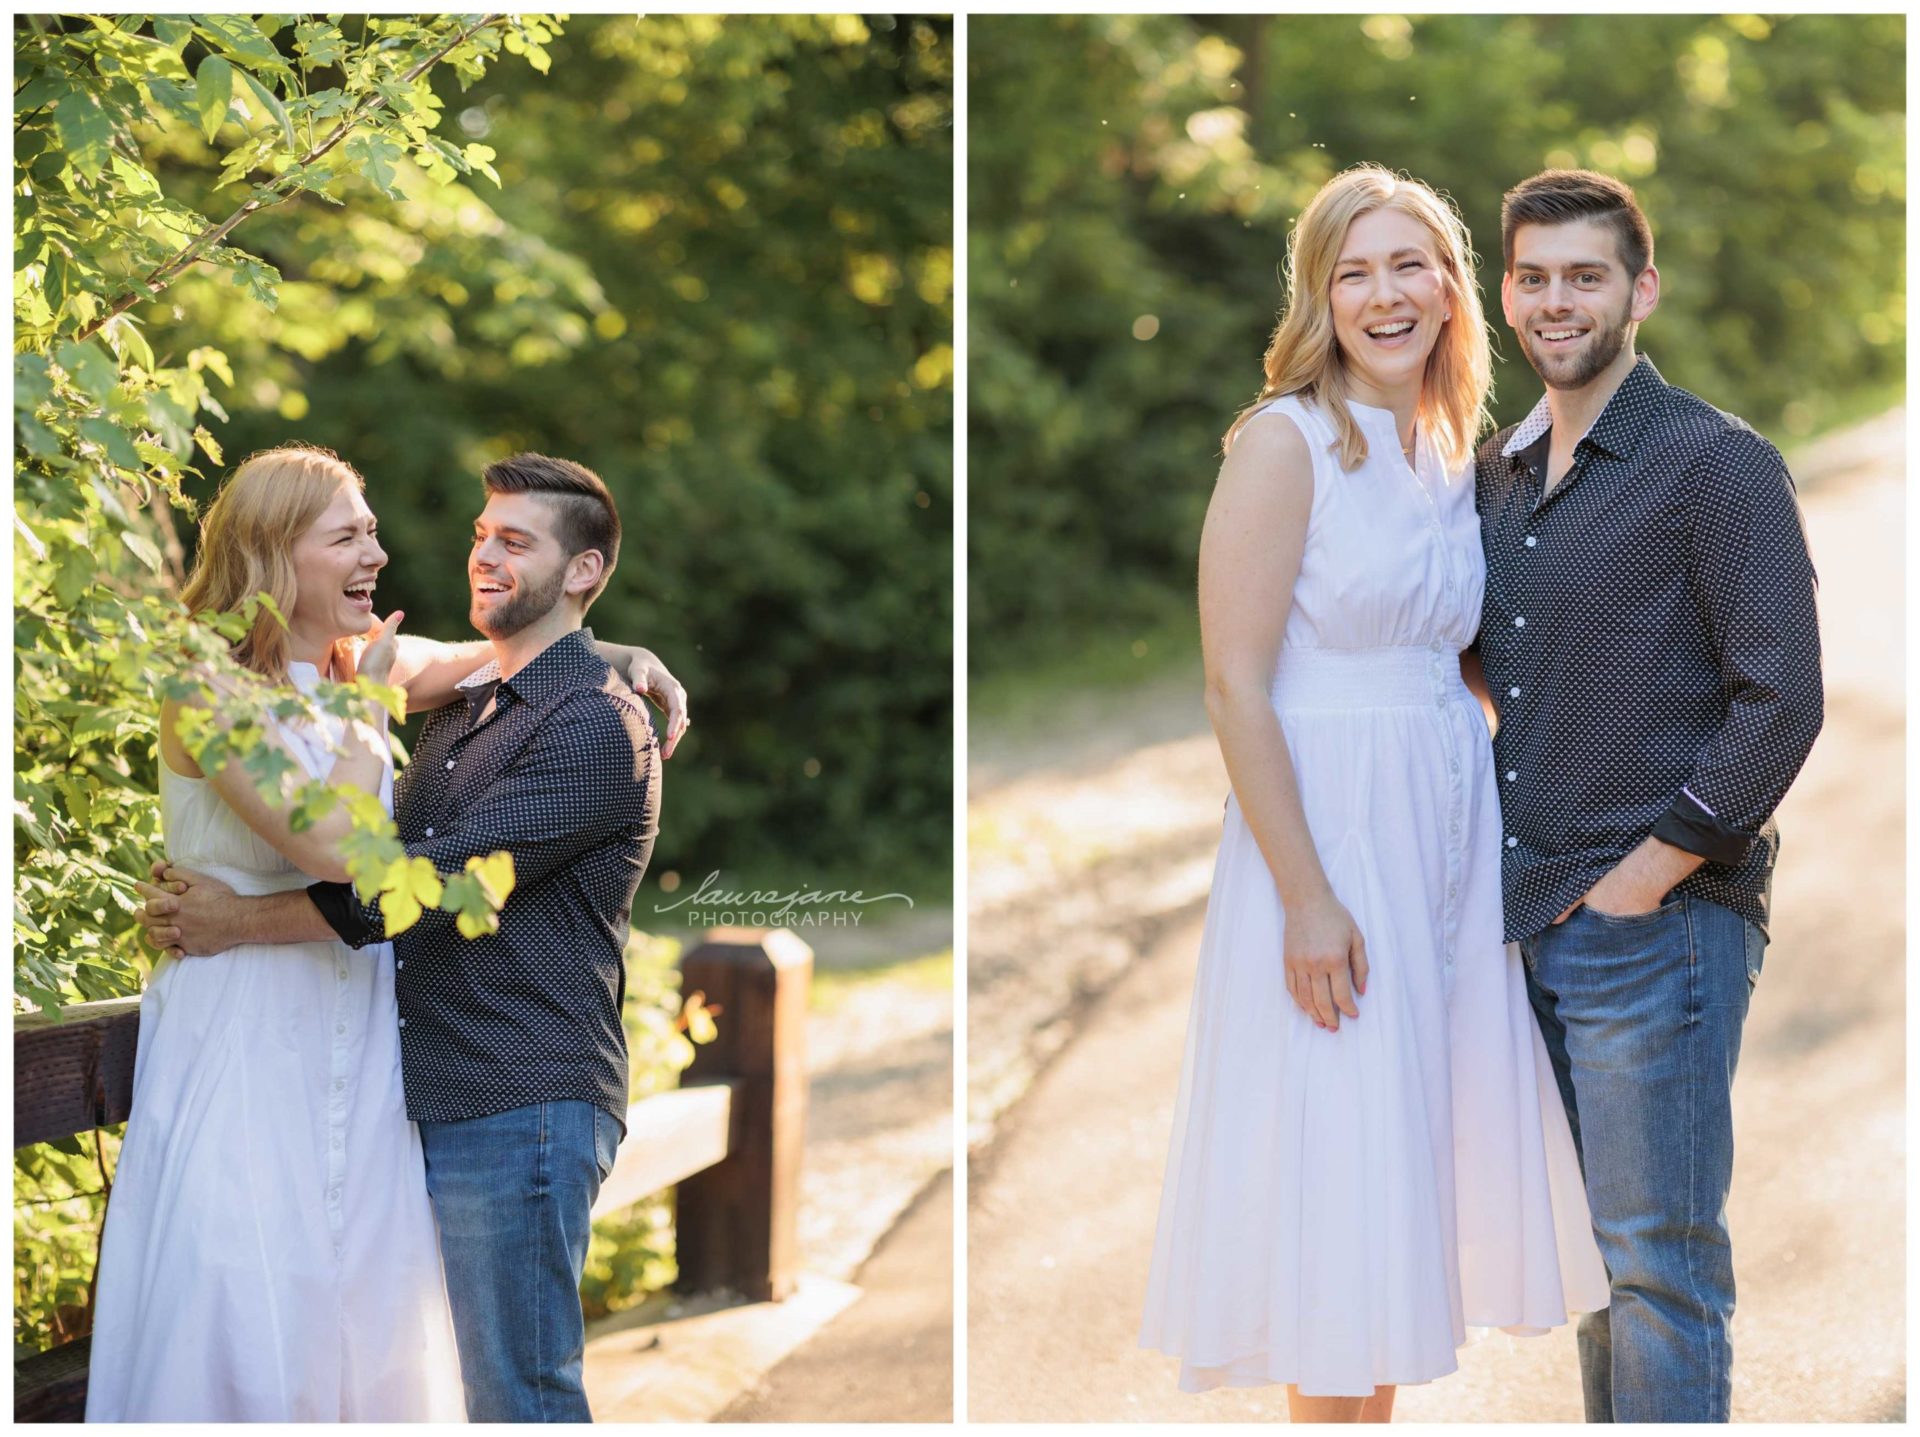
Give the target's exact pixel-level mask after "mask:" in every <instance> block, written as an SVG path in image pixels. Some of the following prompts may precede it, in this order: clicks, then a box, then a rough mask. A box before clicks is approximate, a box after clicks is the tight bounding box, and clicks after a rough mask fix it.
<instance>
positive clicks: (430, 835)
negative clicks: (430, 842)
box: [427, 828, 433, 838]
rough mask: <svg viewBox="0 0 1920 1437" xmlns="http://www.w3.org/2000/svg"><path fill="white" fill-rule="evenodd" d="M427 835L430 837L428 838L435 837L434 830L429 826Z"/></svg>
mask: <svg viewBox="0 0 1920 1437" xmlns="http://www.w3.org/2000/svg"><path fill="white" fill-rule="evenodd" d="M427 837H428V838H432V837H433V830H432V829H431V828H429V829H428V830H427Z"/></svg>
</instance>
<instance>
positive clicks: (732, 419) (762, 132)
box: [179, 15, 953, 887]
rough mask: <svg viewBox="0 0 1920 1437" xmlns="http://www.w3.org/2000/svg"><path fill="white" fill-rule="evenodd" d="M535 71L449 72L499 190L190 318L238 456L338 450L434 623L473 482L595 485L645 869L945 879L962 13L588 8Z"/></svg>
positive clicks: (458, 608) (371, 212)
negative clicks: (686, 728) (564, 480)
mask: <svg viewBox="0 0 1920 1437" xmlns="http://www.w3.org/2000/svg"><path fill="white" fill-rule="evenodd" d="M548 49H549V50H550V51H551V53H552V56H553V61H554V65H555V74H554V76H553V78H551V79H549V78H547V77H544V76H542V75H538V74H528V73H524V72H523V73H520V74H509V75H503V76H501V77H500V80H499V82H498V83H492V84H489V86H488V89H487V93H486V95H485V97H484V98H478V99H462V98H460V97H459V95H458V93H457V91H456V90H455V89H454V88H453V87H452V86H451V85H450V84H446V85H443V86H442V87H441V88H442V93H443V105H444V111H445V113H446V115H447V119H448V125H447V126H446V127H447V128H450V129H451V128H454V127H457V128H458V130H459V132H460V135H461V138H462V139H463V140H465V141H467V142H469V143H473V144H483V145H484V146H486V147H487V148H488V151H489V159H490V162H491V164H492V166H493V168H494V169H495V170H496V171H497V173H498V174H499V176H500V177H501V179H502V180H503V181H504V189H503V190H502V191H501V192H499V193H498V194H497V195H496V194H494V193H493V192H492V190H491V187H488V190H487V194H488V198H487V199H485V200H484V201H483V200H481V199H480V198H479V197H478V196H477V195H476V194H475V193H474V192H473V190H472V189H471V188H470V187H471V186H472V185H473V184H474V183H475V182H474V181H473V180H472V177H468V179H467V180H466V181H464V182H455V183H453V184H451V185H447V186H445V187H440V186H436V185H434V184H432V183H431V182H430V177H429V176H428V175H427V174H425V173H424V172H422V171H421V170H419V169H418V168H417V167H415V166H413V165H410V164H408V163H406V162H396V163H395V165H394V166H393V186H394V188H395V190H396V191H397V192H398V195H399V198H398V199H396V200H393V201H390V202H383V203H381V204H379V205H377V206H371V207H364V208H363V209H362V211H361V213H360V215H359V217H358V218H357V219H356V221H355V222H354V224H353V225H352V226H350V227H343V226H342V225H341V224H340V223H339V222H338V218H337V217H336V216H334V215H332V214H328V213H325V212H322V211H318V210H310V211H306V212H288V213H285V214H283V215H279V216H274V217H272V218H271V220H270V222H269V223H265V224H262V225H261V226H260V227H259V228H258V229H257V230H256V231H255V240H254V242H255V244H256V245H257V246H258V248H259V251H260V253H261V254H262V255H263V256H265V257H266V258H268V259H270V260H271V261H272V262H273V263H274V264H276V265H277V266H278V267H279V268H281V269H282V270H283V271H284V272H285V274H286V275H287V276H288V277H289V283H288V284H287V285H286V286H284V290H290V291H292V293H291V294H286V293H284V292H283V299H282V305H281V311H280V315H279V316H277V317H276V319H275V321H274V322H272V323H269V324H266V325H262V324H261V323H260V322H259V320H258V318H257V317H250V316H247V315H244V314H242V313H240V312H238V311H236V310H235V309H234V308H233V306H232V304H231V302H230V300H229V298H228V297H227V296H226V295H225V294H224V293H221V292H220V291H219V290H218V289H217V287H214V286H203V287H199V288H197V289H195V290H194V291H193V292H192V293H189V294H186V295H185V296H183V298H182V299H181V300H180V307H181V311H182V313H181V320H180V325H179V332H181V333H182V334H183V335H194V336H203V337H204V338H205V339H206V340H207V342H217V343H219V344H221V345H222V346H223V347H224V348H226V349H227V350H228V351H229V352H230V353H231V354H232V355H233V356H234V372H235V375H236V378H237V379H238V380H239V383H238V385H236V387H235V395H234V400H233V402H232V423H231V425H230V427H229V428H228V429H227V430H226V431H225V434H226V437H227V441H228V443H229V445H230V446H231V447H233V448H234V449H235V450H236V452H243V451H245V450H246V449H250V448H255V447H262V446H265V445H268V444H271V443H275V442H278V441H280V440H282V439H284V438H287V437H290V436H296V435H297V436H299V437H303V438H307V439H310V440H313V441H316V442H320V443H325V444H328V445H331V446H332V447H334V448H336V449H338V450H339V451H340V452H341V453H342V454H344V455H346V456H348V457H349V458H351V459H352V460H354V462H355V463H357V464H358V465H360V466H361V468H362V469H363V471H364V472H365V473H366V474H367V477H368V493H369V499H370V501H371V502H372V504H373V506H374V508H375V509H376V511H377V512H378V513H379V514H380V515H381V517H382V520H383V523H384V525H385V530H384V532H386V533H387V534H389V535H393V536H395V545H394V561H395V562H394V563H393V565H392V566H391V567H390V568H389V570H388V571H387V574H386V575H385V576H383V579H382V585H381V593H382V602H383V604H384V603H391V604H393V605H394V606H396V607H400V608H404V609H406V611H407V613H408V616H409V617H408V625H409V627H410V628H414V629H416V630H417V631H420V632H426V633H431V634H434V635H436V636H449V637H451V636H459V635H462V634H464V633H466V632H468V629H467V624H466V609H467V597H466V581H465V556H466V552H467V547H468V521H469V519H470V517H471V515H472V514H473V513H475V512H477V511H478V508H479V505H480V502H481V495H480V488H479V477H478V476H479V473H480V470H481V469H482V468H483V467H484V465H485V464H486V463H487V462H488V461H489V460H491V459H494V458H497V457H500V456H502V455H505V454H508V453H511V452H514V451H515V450H520V449H533V450H539V451H542V452H547V453H554V454H560V455H563V456H566V457H568V458H572V459H577V460H579V461H580V462H582V463H585V464H587V465H589V466H591V467H593V468H594V469H596V470H597V471H598V472H599V473H601V474H602V475H603V476H604V477H605V478H606V479H607V480H608V482H609V483H610V484H611V485H612V486H613V489H614V492H615V494H616V495H617V496H618V498H619V501H620V505H621V515H622V520H623V524H624V527H625V531H626V538H625V542H624V545H623V550H622V560H621V563H620V566H619V569H618V570H617V572H616V573H615V575H614V578H613V581H612V583H611V584H610V586H609V588H608V590H607V592H606V593H605V594H604V595H603V596H602V597H601V599H600V600H599V602H598V603H597V604H596V605H595V607H594V610H593V612H592V614H591V615H590V620H591V622H592V624H593V625H594V628H595V630H596V632H597V633H599V634H601V635H602V636H604V637H608V638H614V639H619V640H622V641H627V642H637V643H646V644H648V645H650V646H651V647H653V648H654V649H656V650H657V651H658V652H659V653H660V654H661V655H662V657H663V658H665V659H666V660H667V662H668V663H669V664H670V665H671V666H673V668H674V669H675V671H676V672H677V673H678V674H679V675H680V677H681V678H682V679H683V680H684V681H685V682H686V684H687V686H688V688H689V690H690V691H691V693H692V697H693V710H694V715H695V719H696V722H695V725H694V727H693V729H692V730H691V731H690V733H689V735H688V738H687V740H686V741H685V743H684V744H683V745H682V746H681V748H680V750H679V751H678V752H677V753H676V755H675V758H674V760H673V761H672V762H671V763H670V764H669V765H668V767H667V771H666V784H667V793H668V795H669V796H668V798H667V806H666V809H665V811H664V812H665V821H664V823H663V825H662V831H661V837H660V842H659V846H658V848H657V850H656V854H655V859H654V867H655V869H656V871H660V872H663V873H664V872H666V871H669V870H674V869H692V870H695V871H702V872H703V871H705V870H706V869H708V868H723V869H726V870H729V871H730V872H733V873H738V872H740V871H741V870H743V869H745V870H748V871H775V872H781V873H788V874H793V875H795V876H802V877H815V878H823V877H825V876H826V875H827V874H829V873H837V874H842V875H847V876H849V877H851V878H854V879H860V880H864V881H867V882H868V886H870V887H871V886H873V885H874V883H875V882H877V881H879V880H881V879H884V878H885V877H886V875H887V874H889V873H898V872H899V870H900V866H901V865H902V864H903V863H905V864H907V865H909V866H910V868H911V870H912V871H914V872H916V873H918V872H937V871H944V869H945V866H946V865H947V863H948V862H949V857H948V855H949V851H950V846H951V822H952V820H951V799H950V795H951V752H952V729H951V713H950V710H951V702H952V682H951V666H952V658H951V655H952V649H951V633H952V618H951V615H952V607H951V605H952V598H951V595H952V587H953V572H952V556H951V550H952V537H951V536H952V512H951V511H952V480H951V443H950V435H951V422H952V421H951V404H952V400H951V394H952V368H953V350H952V333H951V331H952V293H951V290H952V268H953V256H952V239H951V225H952V204H951V200H952V170H951V163H952V162H951V142H952V101H951V89H952V73H951V64H952V61H951V26H950V23H949V22H948V21H946V20H944V19H941V18H937V17H900V18H893V17H886V16H869V17H866V18H864V19H862V18H856V17H850V16H838V17H835V16H812V15H780V16H750V17H721V16H699V15H691V16H661V17H651V16H649V17H632V16H624V17H612V16H601V17H593V18H591V19H586V18H582V19H578V20H575V21H574V22H572V23H571V24H570V25H569V27H568V29H567V32H566V33H565V34H564V35H562V36H560V37H558V38H556V39H555V40H553V41H552V43H551V44H550V45H549V46H548ZM562 77H564V80H563V79H562ZM211 179H212V176H211V173H210V172H207V171H205V170H203V171H202V172H201V176H200V179H199V181H198V182H199V183H202V184H204V183H208V182H210V181H211Z"/></svg>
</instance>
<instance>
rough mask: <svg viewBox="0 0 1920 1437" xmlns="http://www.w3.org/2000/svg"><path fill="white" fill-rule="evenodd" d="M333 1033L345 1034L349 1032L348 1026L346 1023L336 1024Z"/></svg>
mask: <svg viewBox="0 0 1920 1437" xmlns="http://www.w3.org/2000/svg"><path fill="white" fill-rule="evenodd" d="M333 1031H334V1032H336V1033H344V1032H346V1031H347V1025H346V1024H345V1023H335V1024H334V1025H333Z"/></svg>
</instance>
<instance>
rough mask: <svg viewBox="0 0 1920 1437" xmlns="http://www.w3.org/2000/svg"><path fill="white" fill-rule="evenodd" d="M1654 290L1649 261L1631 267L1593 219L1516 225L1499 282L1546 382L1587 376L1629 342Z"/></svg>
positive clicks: (1569, 383) (1556, 384) (1580, 382)
mask: <svg viewBox="0 0 1920 1437" xmlns="http://www.w3.org/2000/svg"><path fill="white" fill-rule="evenodd" d="M1659 297H1660V288H1659V276H1658V275H1657V274H1656V273H1655V271H1654V269H1653V267H1652V266H1651V265H1649V266H1648V267H1647V268H1646V269H1645V270H1643V271H1642V272H1641V273H1640V274H1639V275H1637V276H1636V275H1631V274H1629V273H1628V272H1627V267H1626V265H1625V263H1624V262H1623V261H1622V260H1621V257H1620V245H1619V239H1618V236H1616V235H1615V233H1614V232H1613V230H1612V228H1611V227H1609V226H1607V225H1604V224H1596V223H1594V222H1593V221H1592V220H1569V221H1568V222H1567V223H1565V224H1555V225H1540V224H1529V225H1522V226H1520V228H1519V229H1518V230H1516V231H1515V232H1514V236H1513V266H1512V268H1510V269H1509V270H1508V271H1507V273H1506V275H1505V276H1504V277H1503V278H1502V279H1501V281H1500V308H1501V310H1502V311H1503V312H1504V313H1505V314H1506V317H1507V323H1508V324H1510V325H1512V326H1513V331H1514V333H1515V334H1516V335H1518V336H1519V338H1520V350H1521V353H1523V354H1525V355H1526V357H1527V363H1529V364H1531V365H1532V366H1533V368H1534V372H1535V373H1536V374H1538V375H1539V376H1540V378H1541V380H1542V382H1544V383H1545V384H1546V385H1547V387H1548V388H1550V389H1580V388H1583V387H1584V386H1586V385H1588V384H1590V383H1592V382H1593V380H1594V379H1595V378H1596V377H1598V376H1599V375H1600V374H1601V373H1602V372H1603V371H1605V369H1606V368H1607V366H1608V365H1610V364H1612V363H1613V362H1614V361H1615V360H1616V359H1618V358H1619V357H1620V354H1621V352H1622V351H1623V350H1625V349H1626V348H1627V346H1628V345H1629V344H1630V343H1631V342H1632V339H1633V331H1634V327H1635V325H1637V324H1638V323H1639V322H1640V321H1641V320H1643V319H1645V318H1646V317H1647V316H1648V315H1649V314H1652V313H1653V307H1654V305H1655V304H1657V303H1658V302H1659Z"/></svg>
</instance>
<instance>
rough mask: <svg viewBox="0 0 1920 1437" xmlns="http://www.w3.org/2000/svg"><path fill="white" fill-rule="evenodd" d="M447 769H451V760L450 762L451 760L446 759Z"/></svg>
mask: <svg viewBox="0 0 1920 1437" xmlns="http://www.w3.org/2000/svg"><path fill="white" fill-rule="evenodd" d="M447 767H448V768H452V767H453V760H452V759H448V760H447Z"/></svg>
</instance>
